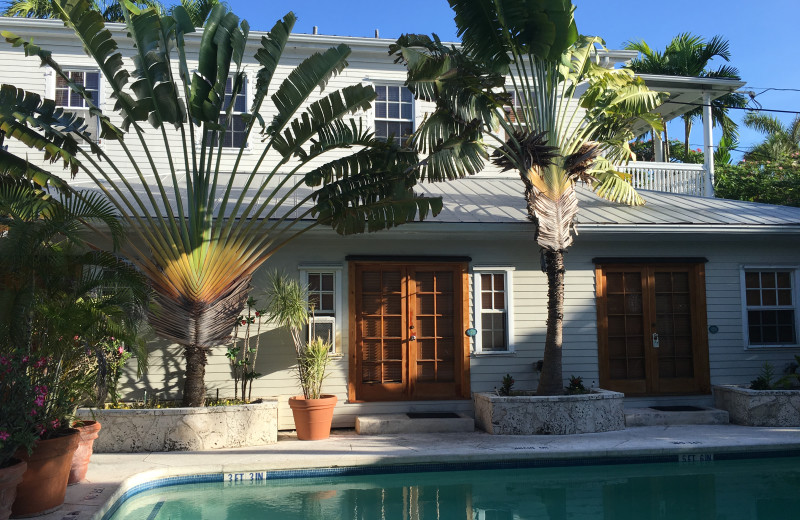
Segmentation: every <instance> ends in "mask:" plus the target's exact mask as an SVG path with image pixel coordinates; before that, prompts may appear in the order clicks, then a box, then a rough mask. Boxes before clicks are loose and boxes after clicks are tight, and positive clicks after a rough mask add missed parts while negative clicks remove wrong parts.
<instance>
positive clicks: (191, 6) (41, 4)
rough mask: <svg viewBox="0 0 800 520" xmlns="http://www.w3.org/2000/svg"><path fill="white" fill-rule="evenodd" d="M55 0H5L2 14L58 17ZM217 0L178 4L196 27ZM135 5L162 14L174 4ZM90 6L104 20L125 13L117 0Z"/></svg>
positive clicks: (148, 0)
mask: <svg viewBox="0 0 800 520" xmlns="http://www.w3.org/2000/svg"><path fill="white" fill-rule="evenodd" d="M54 1H55V0H6V2H5V4H6V8H5V10H4V11H3V12H2V16H19V17H22V18H58V8H57V7H56V6H55V4H54ZM219 3H220V1H219V0H181V1H180V5H181V6H183V8H184V9H185V10H186V14H187V15H188V16H189V19H190V20H191V21H192V23H193V24H194V25H195V26H196V27H202V26H203V23H204V22H205V21H206V19H207V18H208V15H209V14H210V13H211V10H212V9H213V8H214V6H215V5H217V4H219ZM134 4H135V5H136V6H137V7H142V8H146V7H155V8H157V9H158V10H159V11H160V12H161V13H162V14H163V13H165V12H172V9H174V6H167V5H165V4H164V3H162V2H160V1H159V0H142V1H137V2H134ZM91 5H92V8H93V9H94V10H96V11H98V12H100V13H101V14H102V15H103V20H105V21H106V22H124V21H125V15H124V13H123V11H122V6H121V5H120V2H119V1H117V0H92V2H91Z"/></svg>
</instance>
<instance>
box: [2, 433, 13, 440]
mask: <svg viewBox="0 0 800 520" xmlns="http://www.w3.org/2000/svg"><path fill="white" fill-rule="evenodd" d="M9 438H11V434H10V433H8V432H7V431H0V441H7V440H8V439H9Z"/></svg>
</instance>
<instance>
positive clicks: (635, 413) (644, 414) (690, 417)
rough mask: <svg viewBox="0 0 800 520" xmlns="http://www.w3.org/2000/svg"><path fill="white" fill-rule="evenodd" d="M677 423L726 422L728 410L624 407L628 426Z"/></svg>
mask: <svg viewBox="0 0 800 520" xmlns="http://www.w3.org/2000/svg"><path fill="white" fill-rule="evenodd" d="M677 424H728V412H726V411H725V410H719V409H717V408H711V407H701V406H656V407H652V408H626V409H625V426H628V427H630V426H671V425H677Z"/></svg>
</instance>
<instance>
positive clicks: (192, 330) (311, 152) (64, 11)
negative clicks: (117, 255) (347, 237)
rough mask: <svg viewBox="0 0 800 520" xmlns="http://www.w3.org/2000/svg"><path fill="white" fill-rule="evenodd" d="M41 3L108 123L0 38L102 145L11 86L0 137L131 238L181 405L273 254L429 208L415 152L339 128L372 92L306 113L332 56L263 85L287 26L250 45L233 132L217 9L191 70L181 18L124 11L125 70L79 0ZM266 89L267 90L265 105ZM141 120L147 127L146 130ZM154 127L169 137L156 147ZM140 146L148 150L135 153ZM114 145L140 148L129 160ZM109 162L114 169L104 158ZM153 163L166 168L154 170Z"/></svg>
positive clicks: (333, 67) (337, 62) (224, 23)
mask: <svg viewBox="0 0 800 520" xmlns="http://www.w3.org/2000/svg"><path fill="white" fill-rule="evenodd" d="M55 5H56V7H57V9H58V14H59V16H60V18H61V19H62V20H63V21H64V22H65V24H66V25H67V26H68V27H70V28H72V29H73V30H74V32H75V35H76V37H77V38H78V39H79V40H80V42H81V43H82V44H83V46H84V48H85V49H86V52H87V53H88V54H89V55H90V56H91V57H92V58H94V60H95V61H96V63H97V66H98V67H99V69H100V71H101V72H102V74H103V76H104V77H105V81H106V82H107V84H108V87H109V89H110V91H111V92H112V95H113V97H114V98H115V99H116V106H115V111H118V112H119V115H120V116H121V120H122V124H121V126H117V125H116V124H115V123H114V122H112V121H111V119H109V118H108V116H107V115H106V114H104V113H103V111H102V110H101V109H100V108H99V107H97V106H95V105H94V102H93V99H92V97H91V95H89V94H88V93H87V92H86V91H85V90H84V89H83V87H82V86H81V85H78V84H76V83H75V82H73V81H72V79H71V78H70V77H69V76H68V75H66V74H65V73H64V71H63V70H62V68H61V67H60V66H59V65H58V63H56V62H55V61H54V60H53V58H52V55H51V54H50V53H49V52H48V51H45V50H43V49H41V48H39V47H37V46H36V45H34V44H33V43H31V42H28V41H26V40H24V39H22V38H20V37H18V36H16V35H13V34H9V33H7V32H4V37H5V38H6V39H7V40H8V41H9V42H11V43H12V44H13V45H15V46H22V47H23V48H24V50H25V52H26V54H27V55H29V56H36V57H38V58H39V59H40V60H42V61H43V62H44V63H46V64H48V65H49V66H50V67H51V68H52V69H53V70H54V71H55V73H56V74H57V75H58V76H59V77H60V78H62V79H63V81H64V82H66V83H67V84H68V85H69V87H70V88H71V90H72V92H73V93H75V94H77V95H80V96H82V97H83V99H84V100H85V101H86V104H87V106H88V107H89V111H90V112H91V114H92V115H94V116H96V117H98V118H99V121H100V127H101V137H102V138H103V139H104V142H105V145H104V147H100V146H97V145H96V143H95V142H94V141H92V138H91V135H90V134H88V133H87V132H86V124H85V123H84V121H83V120H82V119H81V118H77V117H76V116H74V115H71V114H68V113H65V112H63V111H61V110H60V109H56V110H52V102H49V101H43V100H42V99H41V97H40V96H39V95H38V94H35V93H30V92H24V91H22V90H21V89H17V88H16V87H14V86H11V85H3V86H2V87H0V129H2V130H4V131H6V133H7V134H8V135H9V136H13V137H14V138H16V139H18V140H19V141H20V142H22V143H23V144H25V145H27V146H28V147H30V148H34V149H38V150H45V151H46V158H49V159H50V160H51V161H55V160H61V161H63V162H64V164H65V166H66V167H67V168H69V169H70V170H71V171H72V172H73V173H76V172H78V171H80V172H81V173H82V174H84V175H86V176H88V177H89V178H91V179H92V180H93V181H94V182H95V183H96V184H97V186H98V188H99V189H100V190H102V191H103V193H104V195H105V196H106V197H108V200H109V201H110V202H111V203H112V204H113V205H114V208H115V210H116V211H117V213H118V214H119V215H120V218H121V219H122V220H123V222H124V223H125V224H126V225H127V227H128V228H129V229H130V233H132V234H133V239H132V240H131V241H129V242H128V243H127V244H126V248H125V249H123V252H124V253H125V254H126V256H127V258H128V259H129V260H130V261H131V262H132V263H134V264H135V265H136V266H137V267H138V268H139V269H140V270H141V272H142V273H143V274H144V275H145V276H146V277H147V278H148V280H149V282H150V285H151V286H152V289H153V291H154V300H155V308H154V309H153V311H152V312H150V314H149V322H150V325H151V326H152V328H153V329H154V331H155V333H156V334H158V335H159V336H161V337H162V338H165V339H168V340H171V341H174V342H175V343H177V344H179V345H182V346H183V349H184V356H185V359H186V365H185V379H184V390H183V402H184V405H185V406H202V405H203V402H204V397H205V384H204V377H205V364H206V355H207V352H208V349H210V348H211V347H213V346H217V345H222V344H224V343H225V342H226V341H227V340H228V338H229V336H230V333H231V330H232V329H233V327H234V324H235V321H236V318H237V317H238V316H239V314H241V311H242V309H243V307H244V305H245V302H246V300H247V296H248V293H249V291H250V280H251V278H252V276H253V273H254V272H255V271H256V269H258V268H259V267H260V266H261V265H262V264H263V263H264V262H265V261H266V260H267V259H268V258H269V257H270V256H271V255H272V254H273V253H274V252H275V251H277V250H278V249H280V248H281V247H283V246H284V245H285V244H287V243H288V242H290V241H291V240H293V239H295V238H297V237H298V236H301V235H302V234H304V233H306V232H308V231H309V230H311V229H313V228H315V227H317V226H329V227H332V228H333V229H334V230H336V231H337V232H339V233H341V234H349V233H361V232H364V231H375V230H380V229H386V228H390V227H393V226H396V225H400V224H403V223H405V222H408V221H412V220H414V218H415V217H417V216H418V217H419V218H420V219H422V218H424V217H425V216H427V215H428V214H431V213H432V214H434V215H435V214H436V213H438V212H439V211H440V210H441V207H442V201H441V198H425V197H418V196H417V195H416V194H415V193H414V192H413V187H414V185H415V184H416V182H417V180H418V178H419V176H420V173H419V171H418V169H417V168H416V164H417V163H418V162H419V159H418V157H417V155H416V153H414V152H409V151H406V150H401V149H398V148H397V147H396V145H394V144H393V143H386V142H384V141H380V140H376V139H375V138H374V136H373V135H372V134H371V133H370V132H368V131H366V130H365V129H364V128H363V126H362V123H361V122H360V121H359V120H356V119H353V118H350V115H351V114H353V113H355V112H359V111H363V110H366V109H368V108H369V107H370V103H371V101H372V100H373V99H375V97H376V94H375V91H374V90H373V89H372V88H371V87H367V86H364V85H361V84H357V85H351V86H347V87H344V88H342V89H338V90H336V89H330V88H328V89H326V95H325V96H324V97H321V98H319V99H317V100H315V101H313V102H308V100H309V97H310V96H311V95H312V93H313V92H314V91H315V90H317V89H321V87H322V86H324V85H326V84H327V83H328V80H329V79H330V78H332V77H334V76H336V75H338V74H340V73H341V72H342V71H343V70H344V68H345V67H346V66H347V61H346V60H347V57H348V55H349V54H350V49H349V48H348V47H347V46H346V45H339V46H337V47H333V48H330V49H328V50H326V51H325V52H322V53H315V54H313V55H311V56H310V57H308V58H307V59H305V60H304V61H303V62H301V63H300V64H299V65H298V66H297V67H296V68H294V69H293V70H292V71H291V72H290V73H289V74H288V76H287V77H286V78H285V79H284V80H283V81H282V82H281V83H280V84H279V85H272V80H273V77H274V75H275V73H276V69H277V66H278V62H279V60H280V59H281V56H282V54H283V52H284V49H285V47H286V44H287V42H288V39H289V34H290V33H291V30H292V27H293V26H294V23H295V16H294V14H292V13H289V14H287V15H286V16H285V17H284V18H283V19H282V20H278V21H277V22H276V24H275V25H274V27H273V28H272V30H271V31H270V32H269V33H268V34H267V35H265V36H263V37H262V38H261V41H260V45H259V47H258V50H257V51H256V54H255V59H256V61H257V62H258V64H259V65H260V69H259V70H258V72H257V81H254V82H253V83H255V85H254V86H252V87H253V88H252V90H253V91H254V95H253V96H252V97H251V99H252V103H251V108H250V111H249V113H248V112H244V113H243V114H242V115H241V116H239V117H240V119H238V120H236V119H235V118H234V115H233V110H234V103H235V102H236V99H237V95H238V94H239V93H240V92H242V91H243V88H244V85H245V82H246V75H245V73H244V71H243V68H242V60H243V57H244V51H245V45H246V42H247V35H248V31H249V26H248V24H247V22H246V21H241V22H240V20H239V18H238V17H237V16H235V15H234V14H233V13H231V12H229V11H228V10H227V8H226V7H225V6H224V5H217V6H216V7H214V9H213V10H212V11H211V14H210V16H209V19H208V21H207V22H206V25H205V30H204V31H203V36H202V39H201V42H200V47H199V62H198V64H197V66H196V67H192V68H190V67H189V64H188V63H187V58H186V53H187V49H186V45H185V35H186V34H187V33H191V32H193V31H194V30H195V27H194V24H193V23H192V21H191V18H190V17H189V14H188V13H187V11H186V9H185V8H183V7H182V6H176V7H175V9H174V10H173V12H172V14H171V15H169V16H161V15H160V13H159V12H158V11H157V10H156V9H154V8H149V9H138V8H136V7H135V6H133V5H132V4H130V3H129V2H127V1H125V2H123V3H122V4H121V6H122V10H123V14H124V16H125V23H126V25H127V32H128V34H129V35H130V38H131V42H130V44H129V47H130V48H132V49H133V50H134V62H135V63H136V64H140V63H147V64H148V66H147V67H146V68H145V67H139V66H138V65H137V66H136V67H135V68H133V69H131V70H128V69H127V68H126V65H125V62H124V61H123V60H122V55H121V52H120V50H119V44H118V43H117V42H116V41H115V40H114V38H113V37H112V35H111V32H110V31H109V30H108V29H107V28H106V27H105V24H104V22H103V17H102V15H101V13H99V12H97V11H94V10H91V9H90V5H89V3H88V1H87V0H59V1H58V2H57V3H56V4H55ZM192 69H195V70H194V72H190V71H191V70H192ZM173 71H178V74H177V75H173ZM129 79H131V80H132V84H131V86H130V87H128V86H127V85H126V84H127V82H128V80H129ZM268 90H271V91H272V92H273V94H272V96H271V97H269V98H268V97H267V91H268ZM270 101H271V102H272V105H273V106H272V107H271V110H270V113H271V114H274V117H273V118H272V120H271V121H270V122H269V123H268V124H267V123H266V122H265V121H264V120H263V119H262V117H261V115H260V113H261V112H262V110H264V111H266V105H267V104H268V103H269V102H270ZM234 122H236V123H237V124H238V123H241V124H242V126H243V135H241V136H240V137H241V139H239V144H238V146H237V147H235V148H233V150H234V151H235V153H234V154H232V155H231V156H232V157H233V160H232V162H233V166H232V167H230V171H228V170H225V171H223V166H222V161H221V156H222V154H223V147H224V145H225V141H226V139H225V138H226V135H227V134H228V133H232V132H233V129H232V127H233V125H234ZM145 123H149V124H150V125H151V126H152V127H153V128H154V130H150V131H146V129H145V126H144V125H145ZM167 125H170V126H171V127H174V128H175V129H176V130H175V131H174V132H173V133H171V134H168V132H167V130H166V128H165V127H166V126H167ZM256 135H258V138H256ZM75 136H77V138H76V137H75ZM153 138H155V139H158V145H153V144H148V140H149V139H153ZM248 141H249V142H250V143H251V145H252V146H251V148H250V152H251V153H254V154H255V156H256V157H257V160H256V162H255V164H254V165H253V166H252V167H245V166H244V165H243V164H242V157H243V154H244V153H245V150H246V148H247V143H248ZM129 142H132V144H133V145H136V146H138V147H140V149H141V150H142V151H141V152H140V155H138V156H136V155H134V152H133V151H132V149H131V146H130V145H129V144H128V143H129ZM156 147H157V150H156ZM111 149H113V150H114V151H115V152H117V153H119V154H120V155H122V156H123V157H127V159H126V160H117V159H114V158H112V154H110V153H108V152H109V150H111ZM353 150H355V151H353ZM156 151H157V152H158V153H159V154H163V155H164V156H165V159H166V164H165V162H164V160H161V161H160V162H159V163H158V164H157V163H156V159H155V158H154V153H155V152H156ZM137 153H138V152H137ZM331 153H333V154H334V155H331ZM312 162H313V164H314V165H315V166H312V165H311V163H312ZM2 164H3V159H2V157H0V167H2V166H1V165H2ZM125 169H127V170H128V171H129V172H130V173H129V174H127V175H126V174H125V173H124V170H125ZM179 169H181V170H183V171H184V172H185V176H184V174H183V173H180V172H179ZM182 176H183V177H182ZM162 178H166V180H162ZM153 179H154V181H153ZM179 179H182V180H179Z"/></svg>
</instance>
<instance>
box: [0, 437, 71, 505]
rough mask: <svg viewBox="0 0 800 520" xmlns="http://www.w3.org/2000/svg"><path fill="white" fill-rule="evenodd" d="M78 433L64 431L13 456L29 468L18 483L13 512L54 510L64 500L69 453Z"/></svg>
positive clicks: (69, 460) (67, 477) (67, 478)
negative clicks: (30, 449) (64, 433)
mask: <svg viewBox="0 0 800 520" xmlns="http://www.w3.org/2000/svg"><path fill="white" fill-rule="evenodd" d="M79 441H80V435H79V434H78V431H77V430H72V431H70V433H68V434H66V435H62V436H61V437H55V438H52V439H47V440H40V441H37V442H36V446H35V447H34V448H33V452H32V453H31V454H30V455H28V453H27V452H25V451H24V450H20V451H17V454H15V455H14V456H15V457H17V458H20V459H22V460H24V461H25V462H27V463H28V469H27V470H26V471H25V474H24V475H23V476H22V482H21V483H20V484H19V486H17V498H16V500H14V505H13V506H12V508H11V515H12V516H15V517H17V516H30V515H37V514H44V513H46V512H49V511H53V510H55V509H56V508H57V507H59V506H60V505H61V504H63V503H64V497H65V496H66V494H67V481H68V480H69V467H70V465H71V464H72V454H73V453H75V449H76V448H77V447H78V442H79Z"/></svg>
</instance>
